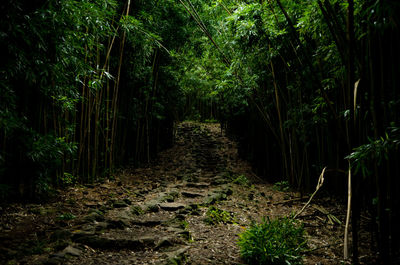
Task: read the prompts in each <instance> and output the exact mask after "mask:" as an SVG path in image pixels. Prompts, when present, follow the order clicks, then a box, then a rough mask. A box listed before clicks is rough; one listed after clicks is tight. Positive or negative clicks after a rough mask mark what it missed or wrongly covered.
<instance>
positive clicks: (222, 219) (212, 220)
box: [204, 206, 234, 225]
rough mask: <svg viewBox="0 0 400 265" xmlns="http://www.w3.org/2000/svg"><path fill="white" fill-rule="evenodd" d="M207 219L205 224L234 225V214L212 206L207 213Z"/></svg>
mask: <svg viewBox="0 0 400 265" xmlns="http://www.w3.org/2000/svg"><path fill="white" fill-rule="evenodd" d="M206 214H207V218H206V219H204V222H206V223H207V224H210V225H215V224H219V223H223V224H226V223H233V222H234V217H233V215H232V213H230V212H227V211H224V210H221V209H218V208H217V207H214V206H211V207H210V208H209V209H208V211H207V213H206Z"/></svg>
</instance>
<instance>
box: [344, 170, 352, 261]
mask: <svg viewBox="0 0 400 265" xmlns="http://www.w3.org/2000/svg"><path fill="white" fill-rule="evenodd" d="M350 212H351V167H350V162H349V173H348V177H347V214H346V225H345V228H344V242H343V257H344V259H345V260H347V259H348V258H349V247H348V238H349V223H350Z"/></svg>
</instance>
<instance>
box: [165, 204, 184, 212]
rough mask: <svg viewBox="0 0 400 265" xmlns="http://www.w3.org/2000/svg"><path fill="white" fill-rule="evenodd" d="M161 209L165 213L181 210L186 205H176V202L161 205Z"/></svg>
mask: <svg viewBox="0 0 400 265" xmlns="http://www.w3.org/2000/svg"><path fill="white" fill-rule="evenodd" d="M159 206H160V208H161V209H163V210H165V211H177V210H179V209H183V208H185V206H186V205H185V204H182V203H176V202H168V203H160V204H159Z"/></svg>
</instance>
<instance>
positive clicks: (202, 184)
mask: <svg viewBox="0 0 400 265" xmlns="http://www.w3.org/2000/svg"><path fill="white" fill-rule="evenodd" d="M186 186H187V187H189V188H198V189H204V188H208V187H210V183H207V182H189V183H187V184H186Z"/></svg>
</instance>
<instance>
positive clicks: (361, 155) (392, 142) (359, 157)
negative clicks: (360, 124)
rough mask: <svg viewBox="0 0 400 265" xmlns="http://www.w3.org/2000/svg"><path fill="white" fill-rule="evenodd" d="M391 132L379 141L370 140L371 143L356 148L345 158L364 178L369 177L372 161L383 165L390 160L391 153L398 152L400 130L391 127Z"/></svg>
mask: <svg viewBox="0 0 400 265" xmlns="http://www.w3.org/2000/svg"><path fill="white" fill-rule="evenodd" d="M389 130H390V132H389V133H386V134H385V137H384V138H383V137H381V138H379V139H377V140H373V139H368V140H369V143H367V144H363V145H360V146H358V147H356V148H354V151H353V152H352V153H351V154H350V155H348V156H346V157H345V159H348V160H350V162H351V164H352V167H353V168H354V169H355V173H357V172H359V171H361V173H362V175H363V176H364V177H366V176H368V175H369V174H370V172H371V170H372V169H371V168H368V166H369V165H370V162H371V161H374V160H375V161H376V162H377V164H378V165H381V163H382V161H383V160H388V159H389V154H390V152H391V151H394V150H398V148H399V146H400V128H398V127H391V128H389Z"/></svg>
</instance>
